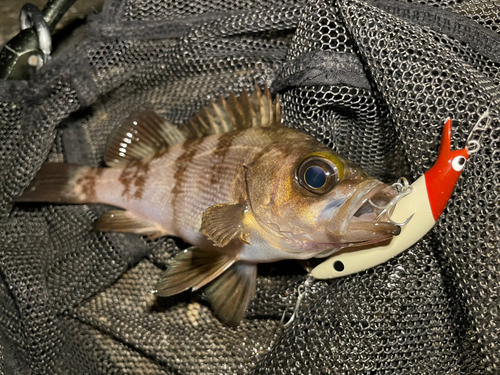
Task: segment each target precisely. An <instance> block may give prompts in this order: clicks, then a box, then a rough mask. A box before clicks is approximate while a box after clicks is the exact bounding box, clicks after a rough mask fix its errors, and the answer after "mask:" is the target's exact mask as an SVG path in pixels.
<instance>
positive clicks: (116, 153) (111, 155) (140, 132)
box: [104, 111, 186, 167]
mask: <svg viewBox="0 0 500 375" xmlns="http://www.w3.org/2000/svg"><path fill="white" fill-rule="evenodd" d="M185 140H186V136H185V135H184V134H183V133H182V132H181V131H180V130H179V128H178V127H176V126H175V125H173V124H171V123H170V122H168V121H167V120H165V119H163V118H162V117H160V116H159V115H158V114H156V112H153V111H143V112H138V113H132V114H131V115H130V116H129V117H128V118H127V119H126V120H125V121H124V122H123V124H122V125H121V126H120V127H118V128H116V129H115V130H114V131H113V132H112V133H111V134H110V135H109V138H108V143H107V144H106V151H105V152H104V161H105V162H106V165H108V166H109V167H119V166H125V165H127V164H128V163H130V162H131V161H133V160H140V159H144V158H148V157H150V156H152V155H154V154H155V153H157V152H158V151H159V150H161V149H162V148H165V147H168V146H171V145H174V144H176V143H180V142H183V141H185Z"/></svg>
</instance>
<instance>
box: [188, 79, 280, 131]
mask: <svg viewBox="0 0 500 375" xmlns="http://www.w3.org/2000/svg"><path fill="white" fill-rule="evenodd" d="M259 126H263V127H269V126H281V107H280V104H279V98H276V101H275V103H274V104H273V100H272V98H271V93H270V92H269V89H268V88H267V86H266V87H264V90H263V91H261V89H260V88H259V86H257V85H255V89H254V91H253V93H252V94H251V95H249V94H248V92H247V91H246V90H243V92H242V93H241V94H240V95H239V96H238V97H236V96H235V95H234V94H233V93H231V94H230V95H229V97H228V98H227V99H224V98H219V99H218V100H217V101H216V102H213V101H211V102H210V103H209V105H208V106H206V107H204V108H202V109H201V110H200V111H198V112H197V113H196V114H195V115H194V116H193V117H192V118H191V119H189V121H188V122H187V123H185V124H183V125H181V126H180V128H181V129H182V131H183V132H184V133H186V134H187V136H188V138H198V137H203V136H207V135H211V134H217V133H227V132H230V131H233V130H241V129H248V128H252V127H259Z"/></svg>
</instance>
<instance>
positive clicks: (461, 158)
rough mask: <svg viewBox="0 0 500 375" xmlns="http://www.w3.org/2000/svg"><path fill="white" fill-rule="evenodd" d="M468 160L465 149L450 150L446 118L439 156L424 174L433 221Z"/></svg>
mask: <svg viewBox="0 0 500 375" xmlns="http://www.w3.org/2000/svg"><path fill="white" fill-rule="evenodd" d="M468 158H469V153H468V152H467V149H466V148H465V147H464V148H462V149H460V150H454V151H452V150H451V119H450V118H448V119H447V120H446V123H445V124H444V128H443V136H442V138H441V146H439V156H438V158H437V160H436V163H434V165H433V166H432V167H431V169H429V170H428V171H427V172H425V185H426V187H427V194H428V196H429V202H430V204H431V209H432V215H433V216H434V220H436V221H437V219H438V218H439V216H440V215H441V213H442V212H443V211H444V209H445V207H446V205H447V204H448V200H449V199H450V197H451V194H452V193H453V190H454V189H455V185H456V184H457V181H458V178H459V177H460V173H462V170H463V169H464V166H465V162H466V161H467V159H468Z"/></svg>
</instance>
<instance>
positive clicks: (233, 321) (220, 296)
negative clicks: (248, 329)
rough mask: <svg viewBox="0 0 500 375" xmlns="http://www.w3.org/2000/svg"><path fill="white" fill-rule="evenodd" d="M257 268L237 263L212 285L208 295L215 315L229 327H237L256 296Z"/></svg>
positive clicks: (252, 265)
mask: <svg viewBox="0 0 500 375" xmlns="http://www.w3.org/2000/svg"><path fill="white" fill-rule="evenodd" d="M256 278H257V266H256V265H255V264H246V263H236V264H234V265H233V266H232V267H231V268H230V269H228V270H227V271H226V272H225V273H224V274H223V275H222V276H221V277H219V278H218V279H217V280H215V281H214V282H213V283H212V284H210V285H209V286H208V287H207V289H206V295H207V298H208V300H209V302H210V306H212V309H213V310H214V313H215V315H216V316H217V317H218V318H219V319H220V320H222V321H223V322H224V323H226V324H227V325H229V326H237V325H238V324H239V323H240V321H241V319H243V315H245V310H246V309H247V306H248V303H249V302H250V301H251V300H252V298H253V297H254V295H255V281H256Z"/></svg>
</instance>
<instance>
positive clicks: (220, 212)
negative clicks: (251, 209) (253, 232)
mask: <svg viewBox="0 0 500 375" xmlns="http://www.w3.org/2000/svg"><path fill="white" fill-rule="evenodd" d="M245 210H246V206H245V205H243V204H239V203H227V204H216V205H215V206H212V207H209V208H208V209H207V210H206V211H205V212H204V213H203V217H202V223H201V232H202V233H203V234H204V235H205V236H207V237H208V239H209V240H212V241H213V242H214V244H215V246H220V247H223V246H226V245H227V244H228V243H229V242H231V241H232V240H233V239H235V238H239V239H240V240H241V241H243V242H245V243H248V242H247V241H246V238H247V236H248V235H247V233H246V232H245V228H244V225H243V216H244V214H245Z"/></svg>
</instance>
